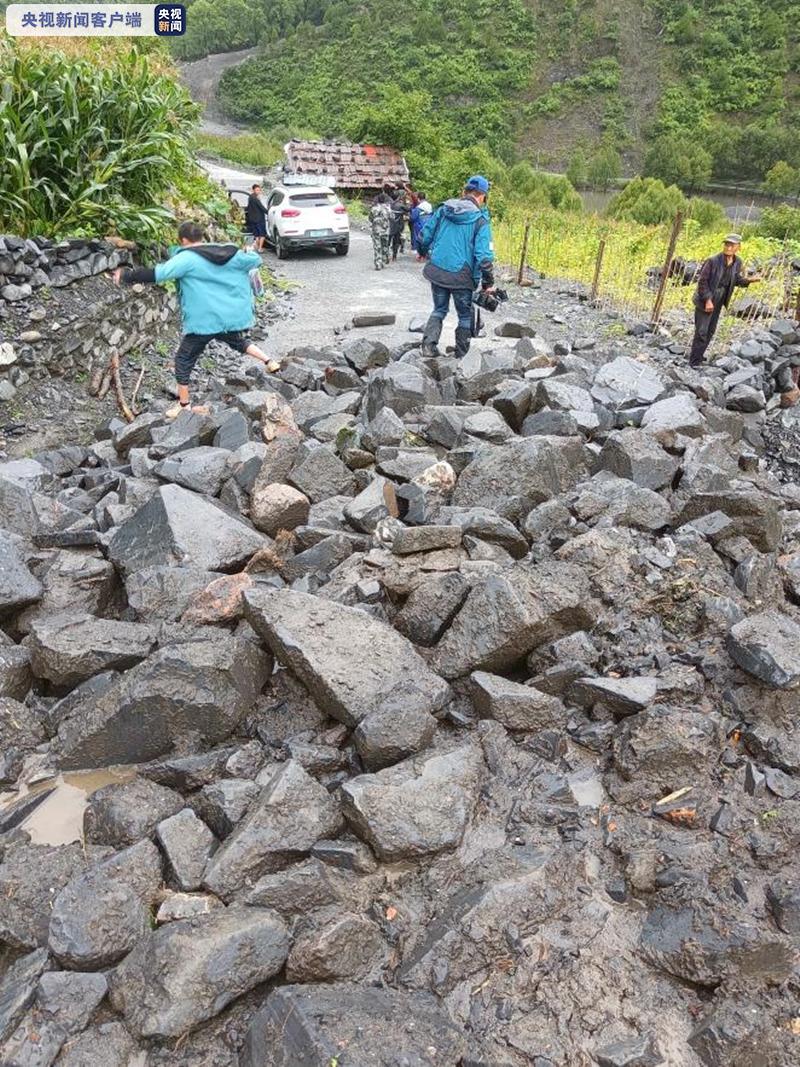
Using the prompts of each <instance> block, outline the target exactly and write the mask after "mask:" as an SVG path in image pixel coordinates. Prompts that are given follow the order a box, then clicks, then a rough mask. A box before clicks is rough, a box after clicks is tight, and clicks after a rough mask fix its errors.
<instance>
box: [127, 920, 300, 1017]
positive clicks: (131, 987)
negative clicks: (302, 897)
mask: <svg viewBox="0 0 800 1067" xmlns="http://www.w3.org/2000/svg"><path fill="white" fill-rule="evenodd" d="M288 951H289V934H288V931H287V929H286V927H285V925H284V924H283V921H282V920H281V919H280V918H279V916H278V915H277V914H276V913H275V912H273V911H268V910H266V909H264V908H239V907H230V908H217V909H214V910H213V911H212V912H210V913H209V914H208V915H204V916H202V917H200V918H198V919H187V920H184V921H182V922H174V923H168V924H167V925H166V926H162V927H160V929H158V930H154V931H151V932H150V933H149V934H148V935H147V936H146V937H145V938H143V939H142V940H141V941H140V942H139V944H138V945H137V946H136V948H135V949H134V950H133V952H131V954H130V955H129V956H128V957H127V958H126V959H125V960H123V962H122V963H121V964H120V965H119V967H117V969H116V971H114V973H113V974H112V976H111V983H110V984H111V989H110V998H111V1003H112V1005H113V1006H114V1008H115V1009H116V1010H117V1011H118V1012H120V1014H121V1015H122V1016H123V1017H124V1019H125V1022H126V1024H127V1025H128V1028H129V1029H130V1030H132V1031H133V1032H134V1034H136V1036H137V1037H162V1038H163V1037H178V1036H179V1035H181V1034H185V1033H187V1032H188V1031H189V1030H193V1029H194V1028H195V1027H196V1026H198V1025H199V1024H200V1023H202V1022H204V1021H205V1020H206V1019H211V1018H213V1017H214V1016H215V1015H218V1014H219V1013H220V1012H221V1011H222V1009H223V1008H224V1007H226V1005H228V1004H230V1002H231V1001H232V1000H235V999H236V997H240V996H242V994H243V993H247V992H248V990H250V989H253V988H254V987H255V986H257V985H260V984H261V983H262V982H266V981H267V980H268V979H269V978H272V976H273V975H275V974H277V973H278V971H280V969H281V967H283V964H284V961H285V960H286V956H287V954H288Z"/></svg>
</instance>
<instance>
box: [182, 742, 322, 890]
mask: <svg viewBox="0 0 800 1067" xmlns="http://www.w3.org/2000/svg"><path fill="white" fill-rule="evenodd" d="M341 828H342V815H341V811H340V808H339V803H338V801H337V800H335V799H334V798H333V797H331V795H330V794H329V793H328V791H327V789H325V787H324V786H322V785H320V784H319V782H317V781H316V780H315V779H314V778H312V777H311V776H310V775H309V774H307V773H306V771H304V770H303V768H302V767H301V766H300V764H299V763H297V762H295V761H294V760H288V761H287V762H286V763H284V764H283V765H282V766H281V767H280V768H279V770H277V771H276V773H275V774H274V775H273V777H272V779H271V780H270V782H269V783H268V784H267V785H266V786H265V787H264V789H263V790H262V791H261V795H260V796H259V797H258V799H257V800H256V801H255V802H254V803H253V805H252V806H251V807H250V810H249V811H248V813H247V815H246V816H245V817H244V819H243V820H242V821H241V823H239V825H238V826H237V827H236V829H235V830H234V831H233V833H232V834H231V835H230V837H228V838H227V839H226V841H225V842H224V843H223V845H222V846H221V847H220V848H219V849H218V850H217V851H216V852H215V853H214V855H213V856H212V857H211V859H210V860H209V863H208V866H207V868H206V873H205V877H204V879H203V884H204V886H205V887H206V888H207V889H210V890H211V891H212V892H213V893H216V894H217V896H220V897H222V898H223V900H229V899H230V898H231V897H232V896H233V895H234V894H235V893H236V892H238V891H239V890H241V889H243V888H245V887H246V886H248V885H252V884H253V883H254V882H255V881H256V880H257V879H258V878H260V877H261V875H262V874H267V873H269V872H272V871H278V870H281V868H283V867H288V866H289V865H290V864H292V863H296V862H297V861H298V860H300V859H303V858H304V857H305V856H307V855H308V853H309V852H310V851H311V847H312V845H314V844H316V842H317V841H319V840H321V839H322V838H325V837H335V836H336V835H337V834H338V833H339V831H340V830H341Z"/></svg>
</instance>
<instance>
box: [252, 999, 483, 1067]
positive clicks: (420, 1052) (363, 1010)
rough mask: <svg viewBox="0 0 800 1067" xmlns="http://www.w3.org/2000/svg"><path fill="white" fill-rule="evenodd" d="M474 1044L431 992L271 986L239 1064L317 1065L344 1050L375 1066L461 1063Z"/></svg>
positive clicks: (355, 1059) (438, 1066)
mask: <svg viewBox="0 0 800 1067" xmlns="http://www.w3.org/2000/svg"><path fill="white" fill-rule="evenodd" d="M470 1047H472V1043H471V1042H470V1041H469V1040H468V1038H467V1037H466V1036H465V1035H464V1034H463V1032H462V1030H461V1028H460V1027H457V1026H456V1025H455V1024H454V1023H453V1022H452V1021H451V1019H450V1017H449V1016H448V1015H447V1013H446V1012H445V1010H444V1008H443V1007H442V1006H441V1004H440V1002H439V1001H438V1000H436V999H435V998H434V997H432V996H430V995H429V994H427V993H405V992H401V991H400V990H394V989H377V988H374V987H369V986H367V987H364V986H362V985H356V984H352V985H349V984H341V983H337V984H332V985H296V986H283V987H282V988H281V989H276V990H274V991H273V992H272V993H271V994H270V995H269V997H268V998H267V1001H266V1003H265V1005H264V1007H263V1008H262V1010H261V1011H260V1012H259V1013H258V1015H256V1016H255V1018H254V1019H253V1021H252V1023H251V1024H250V1029H249V1031H248V1034H247V1039H246V1041H245V1045H244V1049H243V1050H242V1055H241V1067H301V1065H303V1067H305V1065H306V1064H307V1065H308V1067H312V1065H313V1067H317V1065H319V1064H327V1063H330V1061H331V1060H332V1059H335V1058H336V1054H337V1052H338V1051H339V1050H340V1049H342V1048H346V1049H347V1052H348V1056H349V1057H350V1058H351V1059H352V1060H353V1063H364V1064H366V1063H369V1064H370V1067H395V1065H396V1064H398V1062H406V1063H408V1064H414V1067H459V1064H461V1063H462V1062H463V1057H464V1056H465V1055H466V1054H467V1051H468V1049H469V1048H470Z"/></svg>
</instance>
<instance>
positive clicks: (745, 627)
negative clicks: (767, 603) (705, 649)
mask: <svg viewBox="0 0 800 1067" xmlns="http://www.w3.org/2000/svg"><path fill="white" fill-rule="evenodd" d="M728 650H729V652H730V654H731V656H732V658H733V659H734V661H735V662H736V663H738V665H739V666H740V667H742V668H743V669H744V670H746V671H747V672H748V673H749V674H752V675H754V676H755V677H756V678H760V679H761V681H762V682H766V683H767V685H770V686H772V687H773V688H775V689H796V688H797V686H798V685H800V625H798V623H797V622H795V620H794V619H793V618H791V617H790V616H788V615H785V614H783V612H780V611H775V610H774V609H773V610H770V611H764V612H761V614H759V615H751V616H749V617H748V618H746V619H742V621H741V622H737V623H736V625H735V626H732V627H731V629H730V632H729V634H728Z"/></svg>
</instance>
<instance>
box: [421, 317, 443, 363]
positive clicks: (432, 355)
mask: <svg viewBox="0 0 800 1067" xmlns="http://www.w3.org/2000/svg"><path fill="white" fill-rule="evenodd" d="M441 336H442V320H441V319H440V318H437V316H436V315H431V316H430V318H429V319H428V321H427V322H426V323H425V331H424V333H423V334H422V354H423V356H425V357H426V358H428V359H440V358H441V355H442V353H441V352H440V351H439V349H438V348H437V347H436V344H437V342H438V340H439V338H440V337H441Z"/></svg>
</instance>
